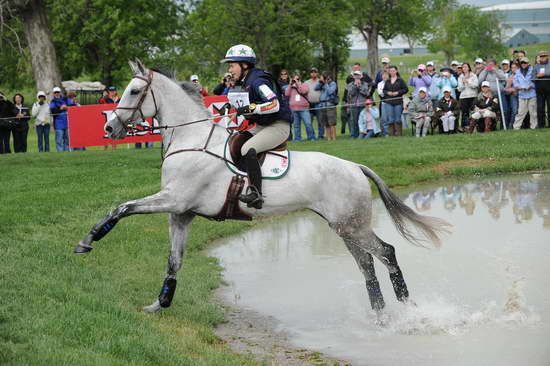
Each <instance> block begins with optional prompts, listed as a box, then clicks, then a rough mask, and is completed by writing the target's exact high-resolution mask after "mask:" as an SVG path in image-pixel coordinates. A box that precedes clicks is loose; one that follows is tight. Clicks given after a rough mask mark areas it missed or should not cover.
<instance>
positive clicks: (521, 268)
mask: <svg viewBox="0 0 550 366" xmlns="http://www.w3.org/2000/svg"><path fill="white" fill-rule="evenodd" d="M401 197H402V198H403V199H404V201H405V203H407V204H408V205H409V206H410V207H413V208H415V209H416V210H417V211H419V212H421V213H423V214H426V215H431V216H436V217H440V218H442V219H444V220H446V221H448V222H450V223H452V224H453V225H454V228H453V233H452V234H451V235H449V236H448V237H445V238H444V239H443V242H444V244H443V247H442V248H441V249H440V250H425V249H420V248H418V247H415V246H412V245H410V244H407V243H406V242H405V240H404V239H403V238H401V237H400V236H399V235H398V233H397V232H396V230H395V228H394V226H393V224H392V222H391V220H390V219H389V217H388V215H387V212H386V210H385V208H384V206H383V203H382V202H381V201H380V200H374V202H373V227H374V230H375V232H376V233H377V235H379V236H380V237H381V238H382V239H383V240H384V241H386V242H388V243H391V244H393V245H394V246H395V248H396V254H397V258H398V261H399V262H400V265H401V268H402V270H403V273H404V276H405V279H406V281H407V284H408V286H409V290H410V292H411V297H412V299H413V301H414V302H415V303H416V304H417V306H416V307H412V306H403V305H402V304H400V303H398V302H397V301H396V299H395V296H394V294H393V290H392V286H391V283H390V281H389V276H388V272H387V270H386V268H385V267H384V266H383V265H381V264H380V263H379V262H378V261H376V272H377V275H378V278H379V280H380V285H381V288H382V292H383V294H384V295H385V298H386V304H387V308H386V309H385V313H386V314H387V316H388V318H389V321H388V324H387V327H385V328H380V327H377V326H376V325H375V320H376V316H375V314H373V313H372V311H371V310H370V306H369V300H368V296H367V293H366V290H365V284H364V279H363V277H362V275H361V273H360V271H359V270H358V268H357V266H356V263H355V262H354V260H353V258H352V257H351V255H350V254H349V253H348V252H347V250H346V248H345V246H344V244H343V242H342V241H341V239H340V238H339V237H338V236H337V235H336V234H334V233H333V232H332V231H331V230H330V229H329V227H328V225H326V223H325V222H324V221H322V220H321V219H320V218H319V217H318V216H317V215H315V214H303V213H300V214H296V215H292V216H287V217H283V218H279V219H277V220H274V221H273V223H270V224H266V225H265V226H261V227H259V228H256V229H253V230H250V231H248V232H246V233H244V234H243V235H240V236H238V237H235V238H232V239H228V240H226V241H224V244H223V245H221V246H219V247H218V248H216V249H214V250H213V251H212V252H213V254H214V255H215V256H217V257H218V258H220V262H221V264H222V265H223V267H224V268H225V272H224V277H225V279H226V281H227V282H228V283H229V284H230V285H229V286H228V287H227V288H226V289H225V294H224V296H225V297H226V299H227V300H228V301H231V302H235V303H237V304H238V305H239V306H242V307H247V308H251V309H253V310H255V311H257V312H259V313H262V314H266V315H270V316H273V317H274V318H275V319H277V320H278V321H279V322H280V325H279V326H280V328H281V329H284V330H286V331H287V332H289V333H290V334H291V341H292V342H294V343H295V344H296V346H297V347H306V348H311V349H315V350H320V351H322V352H325V353H327V354H331V355H333V356H335V357H337V358H343V359H347V360H349V361H351V362H352V364H353V365H426V366H428V365H461V366H462V365H480V364H484V365H497V364H498V365H499V366H502V365H530V366H536V365H548V364H550V362H549V361H550V348H549V347H548V339H550V321H549V320H550V293H549V292H548V291H547V289H548V288H550V266H549V263H550V245H548V244H549V243H550V240H549V232H548V229H549V227H550V219H549V218H550V175H540V174H537V175H528V176H513V177H509V178H494V179H485V180H480V181H476V182H471V183H467V184H449V185H446V186H442V187H436V188H433V189H423V190H421V191H418V192H413V193H410V194H404V195H401Z"/></svg>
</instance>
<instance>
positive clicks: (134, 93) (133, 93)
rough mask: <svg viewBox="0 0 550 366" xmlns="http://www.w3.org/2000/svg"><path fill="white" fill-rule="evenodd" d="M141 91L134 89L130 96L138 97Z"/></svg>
mask: <svg viewBox="0 0 550 366" xmlns="http://www.w3.org/2000/svg"><path fill="white" fill-rule="evenodd" d="M139 92H140V90H139V89H132V91H131V92H130V94H132V95H137V94H139Z"/></svg>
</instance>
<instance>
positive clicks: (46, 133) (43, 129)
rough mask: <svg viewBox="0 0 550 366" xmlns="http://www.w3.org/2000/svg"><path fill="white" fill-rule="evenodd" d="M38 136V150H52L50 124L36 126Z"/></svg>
mask: <svg viewBox="0 0 550 366" xmlns="http://www.w3.org/2000/svg"><path fill="white" fill-rule="evenodd" d="M36 136H38V152H50V125H38V126H36Z"/></svg>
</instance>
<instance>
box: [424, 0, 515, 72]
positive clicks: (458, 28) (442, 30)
mask: <svg viewBox="0 0 550 366" xmlns="http://www.w3.org/2000/svg"><path fill="white" fill-rule="evenodd" d="M439 24H440V26H439V27H438V28H437V30H436V33H435V34H434V35H433V36H432V37H431V39H430V40H429V41H428V43H427V45H428V49H429V50H430V51H432V52H438V51H441V52H443V53H444V54H445V57H446V59H447V63H451V60H452V59H454V58H456V56H457V55H464V56H465V57H467V58H476V57H482V58H483V57H489V56H491V57H497V56H501V55H505V54H506V47H505V46H504V45H503V44H502V36H503V34H502V32H503V28H502V27H501V26H500V18H499V15H498V14H497V13H492V12H481V11H480V10H479V8H477V7H475V6H470V5H460V6H457V5H456V4H453V6H451V7H449V8H448V9H447V11H445V12H444V13H443V14H442V16H441V18H440V23H439Z"/></svg>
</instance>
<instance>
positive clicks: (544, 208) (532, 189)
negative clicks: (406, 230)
mask: <svg viewBox="0 0 550 366" xmlns="http://www.w3.org/2000/svg"><path fill="white" fill-rule="evenodd" d="M409 196H411V198H412V202H413V206H414V208H415V209H416V210H417V211H418V212H426V211H428V210H430V209H431V207H432V202H433V201H434V200H436V199H437V197H438V196H440V197H441V199H442V200H443V207H444V208H445V210H447V211H449V212H452V211H454V210H456V209H457V208H459V209H463V210H464V212H465V213H466V214H467V215H468V216H472V215H474V214H475V211H476V208H477V209H485V210H486V211H487V213H489V215H490V216H491V217H492V218H493V219H495V220H498V219H500V218H501V216H502V212H503V210H511V212H512V213H513V216H514V218H515V220H514V222H515V223H518V224H519V223H522V222H527V221H531V220H533V218H534V217H537V218H540V219H541V224H542V226H543V227H544V228H545V229H550V177H549V176H548V175H541V174H533V175H531V176H529V177H527V178H525V177H522V178H520V177H515V178H514V177H513V178H510V179H500V178H495V179H492V180H487V181H483V182H479V183H469V184H454V185H448V186H443V187H439V188H436V189H432V190H423V191H419V192H414V193H411V194H410V195H409Z"/></svg>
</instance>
